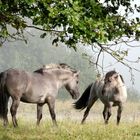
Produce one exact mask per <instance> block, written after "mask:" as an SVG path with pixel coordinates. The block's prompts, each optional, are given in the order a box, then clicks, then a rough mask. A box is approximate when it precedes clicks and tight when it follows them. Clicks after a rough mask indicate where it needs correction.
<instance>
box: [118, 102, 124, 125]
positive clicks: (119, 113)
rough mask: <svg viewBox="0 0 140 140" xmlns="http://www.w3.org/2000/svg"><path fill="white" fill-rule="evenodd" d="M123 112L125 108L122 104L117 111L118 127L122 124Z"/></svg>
mask: <svg viewBox="0 0 140 140" xmlns="http://www.w3.org/2000/svg"><path fill="white" fill-rule="evenodd" d="M122 110H123V106H122V103H120V104H119V106H118V110H117V125H119V123H120V119H121V113H122Z"/></svg>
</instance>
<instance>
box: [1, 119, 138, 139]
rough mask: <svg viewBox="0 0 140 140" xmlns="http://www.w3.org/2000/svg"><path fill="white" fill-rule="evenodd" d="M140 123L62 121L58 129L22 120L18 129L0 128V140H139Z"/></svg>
mask: <svg viewBox="0 0 140 140" xmlns="http://www.w3.org/2000/svg"><path fill="white" fill-rule="evenodd" d="M138 124H140V122H137V123H121V124H120V125H119V126H116V124H114V123H112V122H111V123H110V124H109V125H104V124H102V123H101V122H87V123H86V124H84V125H81V124H79V122H77V121H72V120H63V121H59V122H58V125H59V126H58V127H53V126H52V122H51V121H48V122H44V123H43V124H41V125H40V126H39V127H36V125H35V124H33V123H32V122H30V123H27V122H26V121H24V120H22V121H20V122H19V127H18V128H13V126H12V124H10V125H9V126H8V127H7V128H3V126H0V139H1V140H139V139H140V125H138Z"/></svg>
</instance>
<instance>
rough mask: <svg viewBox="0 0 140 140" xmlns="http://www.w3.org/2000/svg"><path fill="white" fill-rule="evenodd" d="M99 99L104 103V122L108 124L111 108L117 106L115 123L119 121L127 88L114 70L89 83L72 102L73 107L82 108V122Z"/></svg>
mask: <svg viewBox="0 0 140 140" xmlns="http://www.w3.org/2000/svg"><path fill="white" fill-rule="evenodd" d="M98 99H100V100H101V102H102V103H103V104H104V110H103V118H104V122H105V124H108V121H109V118H110V116H111V108H112V107H113V106H118V110H117V124H119V123H120V119H121V113H122V110H123V104H124V103H125V102H126V99H127V89H126V86H125V84H124V80H123V77H122V76H121V75H120V74H119V73H117V72H116V71H114V70H113V71H109V72H108V73H106V75H105V78H98V79H97V80H96V81H95V82H94V83H91V84H90V85H89V86H88V87H87V88H86V90H85V91H84V93H83V94H82V95H81V97H80V98H79V99H78V100H77V101H76V102H75V103H74V108H75V109H79V110H83V109H85V108H86V110H85V112H84V116H83V119H82V121H81V123H82V124H83V123H84V122H85V120H86V118H87V116H88V114H89V111H90V109H91V107H92V106H93V104H94V103H95V102H96V101H97V100H98Z"/></svg>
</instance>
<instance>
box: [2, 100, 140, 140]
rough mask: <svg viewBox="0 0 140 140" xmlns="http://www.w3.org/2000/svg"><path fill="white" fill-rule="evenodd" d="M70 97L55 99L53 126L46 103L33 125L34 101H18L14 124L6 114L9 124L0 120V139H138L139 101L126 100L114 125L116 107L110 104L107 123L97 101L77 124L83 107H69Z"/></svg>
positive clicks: (34, 115)
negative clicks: (38, 118)
mask: <svg viewBox="0 0 140 140" xmlns="http://www.w3.org/2000/svg"><path fill="white" fill-rule="evenodd" d="M72 102H73V101H72V100H69V101H57V102H56V117H57V121H58V127H53V126H52V122H51V118H50V114H49V112H48V108H47V105H45V106H44V109H43V119H42V120H41V123H40V126H38V127H37V126H36V105H31V104H23V103H21V104H20V107H19V109H18V114H17V119H18V123H19V127H18V128H14V127H13V125H12V122H11V116H10V114H9V116H8V117H9V123H10V124H9V126H8V127H6V128H4V127H3V126H2V122H0V139H1V140H112V139H113V140H140V119H139V117H140V103H133V102H127V103H126V104H125V106H124V111H123V113H122V119H121V123H120V125H119V126H117V125H116V109H117V108H113V110H112V116H111V119H110V122H109V124H108V125H104V122H103V118H102V110H103V105H102V104H101V103H100V102H97V103H96V104H95V105H94V106H93V107H92V109H91V111H90V114H89V116H88V118H87V121H86V123H85V124H84V125H81V124H80V121H81V119H82V116H83V111H81V112H80V111H76V110H74V109H73V107H72Z"/></svg>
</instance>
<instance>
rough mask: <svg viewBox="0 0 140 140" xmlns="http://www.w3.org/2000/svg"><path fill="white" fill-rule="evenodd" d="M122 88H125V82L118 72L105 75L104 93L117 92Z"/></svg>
mask: <svg viewBox="0 0 140 140" xmlns="http://www.w3.org/2000/svg"><path fill="white" fill-rule="evenodd" d="M121 86H124V80H123V78H122V76H121V75H120V74H119V73H117V72H116V71H110V72H108V73H107V74H106V75H105V79H104V86H103V89H102V92H103V93H105V92H109V91H112V92H115V91H116V92H117V91H118V88H119V87H121Z"/></svg>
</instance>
